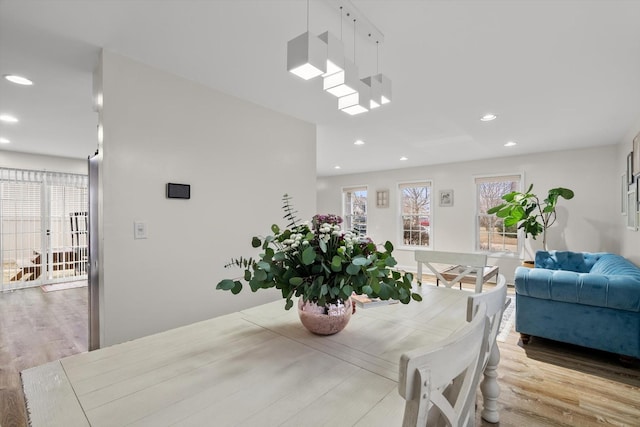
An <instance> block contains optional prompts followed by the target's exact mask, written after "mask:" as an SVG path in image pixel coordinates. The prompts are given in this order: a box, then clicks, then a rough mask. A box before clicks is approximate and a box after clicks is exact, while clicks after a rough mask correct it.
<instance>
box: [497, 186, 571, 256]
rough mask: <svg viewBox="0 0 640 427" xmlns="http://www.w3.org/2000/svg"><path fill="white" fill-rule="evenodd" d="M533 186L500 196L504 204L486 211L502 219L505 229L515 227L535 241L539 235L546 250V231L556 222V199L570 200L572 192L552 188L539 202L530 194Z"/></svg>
mask: <svg viewBox="0 0 640 427" xmlns="http://www.w3.org/2000/svg"><path fill="white" fill-rule="evenodd" d="M532 190H533V184H531V185H530V186H529V189H528V190H527V191H526V192H524V193H521V192H519V191H512V192H511V193H507V194H505V195H504V196H502V199H503V200H504V203H501V204H499V205H497V206H494V207H492V208H490V209H488V210H487V213H488V214H495V215H496V216H497V217H498V218H502V220H503V221H504V226H505V227H506V228H509V227H512V226H515V225H517V226H518V229H521V230H522V231H524V233H525V237H529V236H531V237H532V238H533V239H535V238H536V237H537V236H538V235H539V234H541V233H542V235H543V245H544V248H545V250H546V249H547V235H546V232H547V229H548V228H549V227H551V225H552V224H553V223H554V222H555V221H556V206H557V204H558V198H559V197H562V198H564V199H567V200H569V199H572V198H573V196H574V194H573V191H571V190H569V189H568V188H562V187H557V188H552V189H551V190H549V194H548V195H547V197H546V198H545V199H544V200H543V201H542V202H540V199H539V198H538V196H536V195H535V194H534V193H532Z"/></svg>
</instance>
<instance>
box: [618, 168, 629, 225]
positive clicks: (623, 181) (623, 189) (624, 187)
mask: <svg viewBox="0 0 640 427" xmlns="http://www.w3.org/2000/svg"><path fill="white" fill-rule="evenodd" d="M628 192H629V185H628V184H627V174H626V173H623V174H622V177H621V178H620V213H621V214H622V215H626V214H627V193H628Z"/></svg>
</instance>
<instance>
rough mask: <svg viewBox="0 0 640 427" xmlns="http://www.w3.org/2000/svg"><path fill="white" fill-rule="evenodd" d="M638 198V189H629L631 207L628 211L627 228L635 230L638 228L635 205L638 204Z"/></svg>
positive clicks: (628, 203) (628, 197)
mask: <svg viewBox="0 0 640 427" xmlns="http://www.w3.org/2000/svg"><path fill="white" fill-rule="evenodd" d="M636 200H637V198H636V189H635V187H633V191H629V192H628V193H627V207H628V209H629V212H628V213H627V228H628V229H629V230H634V231H635V230H637V228H638V224H637V223H636V221H637V219H638V214H637V212H636V210H635V207H636V206H637V202H636Z"/></svg>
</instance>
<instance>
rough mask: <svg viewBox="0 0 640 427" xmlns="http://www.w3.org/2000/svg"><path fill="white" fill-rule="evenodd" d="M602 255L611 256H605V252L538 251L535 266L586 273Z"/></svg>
mask: <svg viewBox="0 0 640 427" xmlns="http://www.w3.org/2000/svg"><path fill="white" fill-rule="evenodd" d="M604 255H612V254H607V253H606V252H595V253H589V252H571V251H538V252H536V259H535V266H536V267H537V268H546V269H548V270H567V271H575V272H578V273H588V272H589V271H591V268H592V267H593V266H594V264H595V263H596V262H597V261H598V260H599V259H600V258H601V257H602V256H604Z"/></svg>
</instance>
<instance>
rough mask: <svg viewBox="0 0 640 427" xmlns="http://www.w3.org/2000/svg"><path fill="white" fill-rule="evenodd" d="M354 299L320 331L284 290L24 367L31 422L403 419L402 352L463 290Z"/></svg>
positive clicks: (448, 317)
mask: <svg viewBox="0 0 640 427" xmlns="http://www.w3.org/2000/svg"><path fill="white" fill-rule="evenodd" d="M418 292H421V293H422V294H423V298H424V300H423V301H422V302H415V301H412V302H411V303H410V304H408V305H404V304H400V303H397V304H390V305H385V306H376V307H372V308H366V309H363V308H358V309H357V311H356V313H355V314H354V315H353V316H352V317H351V320H350V322H349V324H348V325H347V327H346V328H345V329H344V330H343V331H341V332H339V333H338V334H335V335H331V336H318V335H314V334H312V333H310V332H308V331H307V330H306V329H305V328H304V327H303V326H302V324H301V323H300V321H299V319H298V314H297V311H296V309H295V307H294V308H293V309H291V310H289V311H286V310H284V300H280V301H276V302H273V303H268V304H264V305H260V306H257V307H253V308H249V309H246V310H242V311H239V312H235V313H231V314H229V315H225V316H221V317H216V318H213V319H209V320H206V321H202V322H198V323H194V324H191V325H187V326H183V327H180V328H176V329H172V330H169V331H166V332H162V333H158V334H154V335H150V336H147V337H143V338H139V339H136V340H133V341H129V342H125V343H123V344H118V345H114V346H111V347H106V348H103V349H100V350H96V351H92V352H88V353H82V354H78V355H74V356H70V357H67V358H64V359H61V360H57V361H54V362H51V363H48V364H45V365H42V366H38V367H35V368H32V369H28V370H25V371H23V372H22V378H23V383H24V391H25V398H26V401H27V407H28V411H29V414H30V421H31V424H32V426H34V427H38V426H56V425H60V426H65V427H66V426H89V425H90V426H109V427H112V426H154V427H157V426H173V425H179V426H199V427H200V426H257V425H260V426H295V427H300V426H324V425H332V426H367V427H369V426H385V427H388V426H392V425H400V424H401V422H402V414H403V411H404V400H403V399H402V398H401V397H400V395H399V394H398V384H397V381H398V365H399V361H400V355H401V354H402V353H404V352H407V351H409V350H413V349H415V348H418V347H420V346H423V345H427V344H431V343H434V342H437V341H441V340H444V339H445V338H447V337H448V336H450V335H451V334H452V333H453V332H454V331H456V330H457V329H459V328H460V327H462V326H463V325H464V324H465V323H466V322H465V318H466V305H467V297H468V295H469V292H466V291H461V290H457V289H447V288H443V287H440V288H437V287H435V286H431V285H422V286H421V287H420V288H419V289H418Z"/></svg>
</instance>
